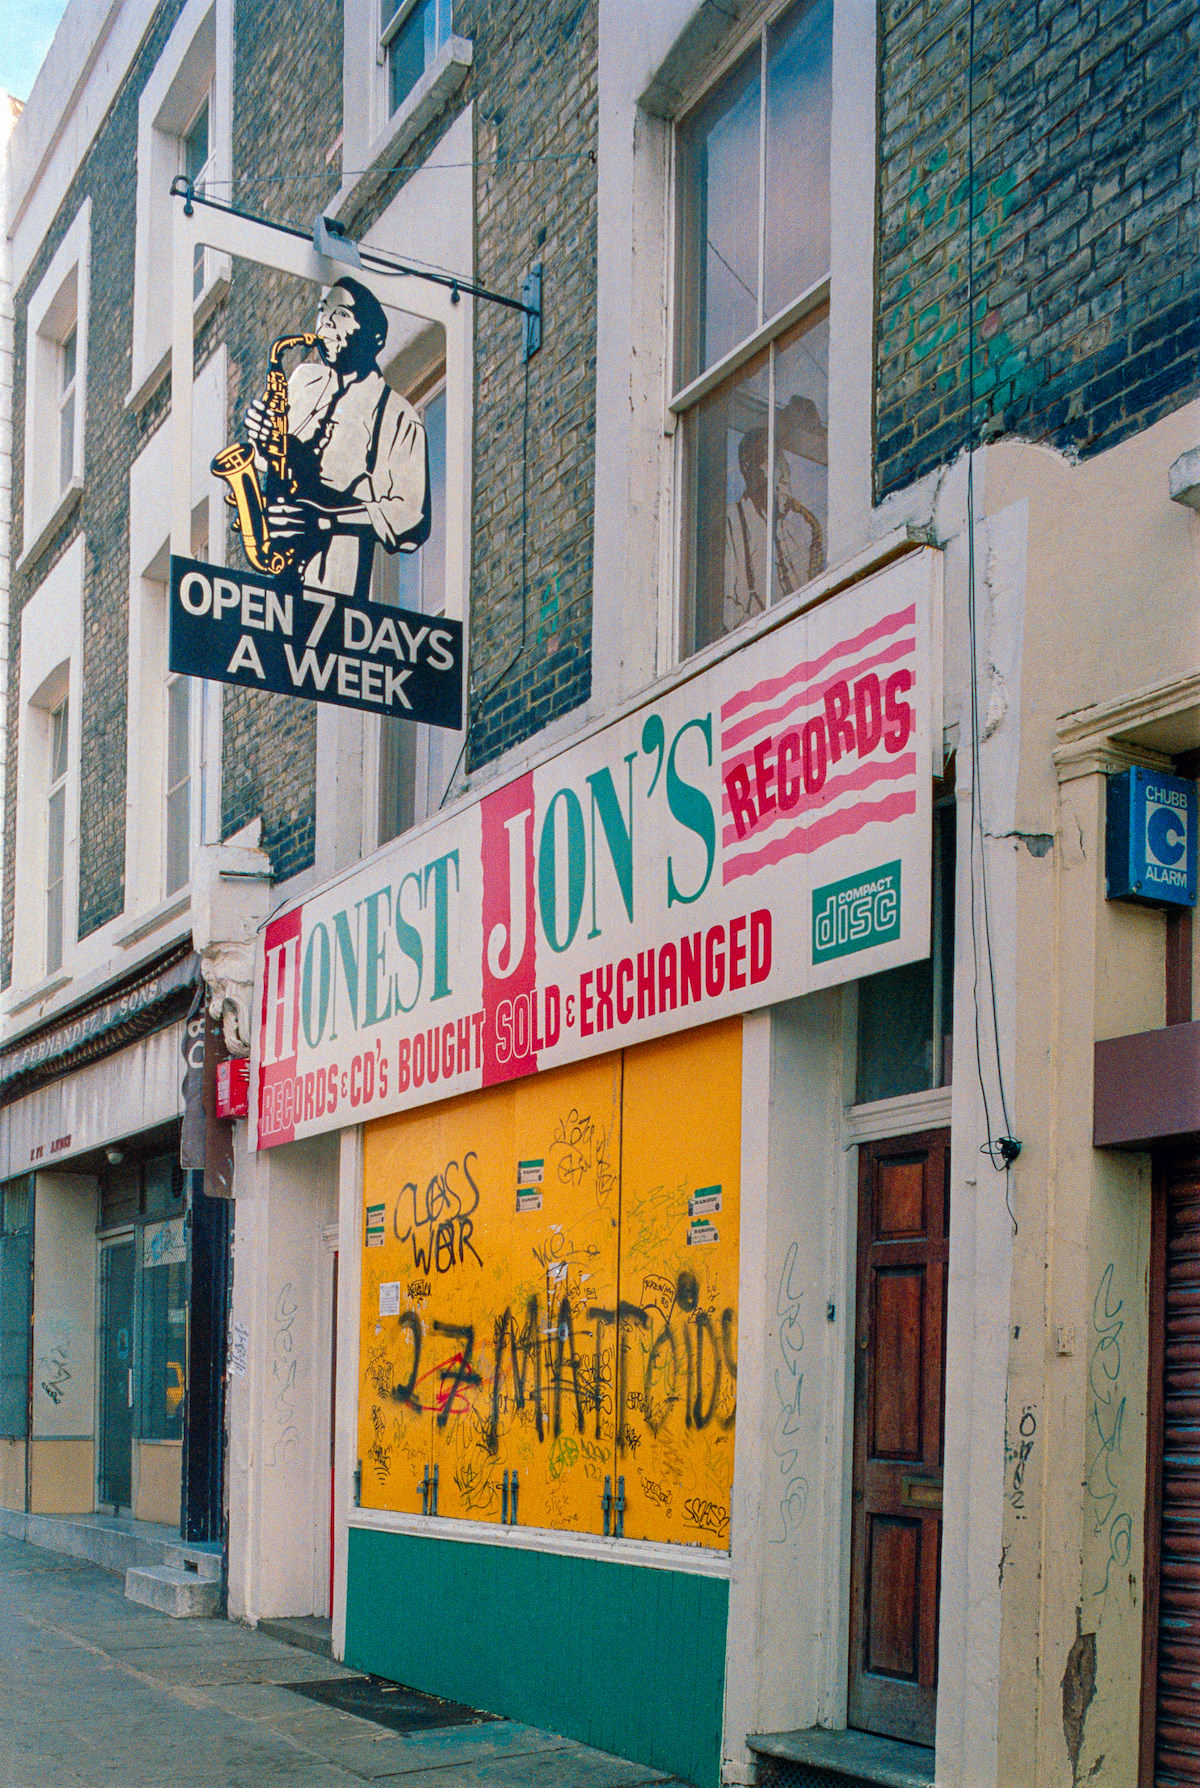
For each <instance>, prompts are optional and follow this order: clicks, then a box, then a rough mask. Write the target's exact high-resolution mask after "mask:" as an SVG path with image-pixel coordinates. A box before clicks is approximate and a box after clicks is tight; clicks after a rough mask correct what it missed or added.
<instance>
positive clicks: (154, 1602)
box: [125, 1564, 221, 1620]
mask: <svg viewBox="0 0 1200 1788" xmlns="http://www.w3.org/2000/svg"><path fill="white" fill-rule="evenodd" d="M125 1599H126V1601H128V1602H140V1603H141V1604H142V1606H143V1607H145V1608H156V1609H157V1610H158V1612H159V1613H160V1614H170V1615H171V1616H172V1617H173V1618H174V1619H176V1620H210V1619H212V1617H213V1616H214V1615H215V1614H216V1612H217V1609H218V1607H219V1605H220V1600H221V1585H220V1582H219V1581H212V1580H211V1579H210V1580H207V1581H206V1580H205V1579H203V1578H201V1577H199V1576H197V1574H196V1572H195V1571H191V1570H182V1571H181V1570H177V1569H176V1568H175V1567H174V1566H173V1565H165V1564H164V1565H145V1566H140V1567H139V1566H136V1565H135V1566H131V1567H130V1569H129V1570H128V1571H126V1573H125Z"/></svg>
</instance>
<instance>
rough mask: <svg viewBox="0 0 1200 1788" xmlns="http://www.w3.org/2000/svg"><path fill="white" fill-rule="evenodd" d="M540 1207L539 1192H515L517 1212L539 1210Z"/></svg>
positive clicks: (540, 1198)
mask: <svg viewBox="0 0 1200 1788" xmlns="http://www.w3.org/2000/svg"><path fill="white" fill-rule="evenodd" d="M541 1208H542V1195H541V1193H540V1192H520V1191H519V1192H518V1193H517V1210H518V1212H520V1211H540V1210H541Z"/></svg>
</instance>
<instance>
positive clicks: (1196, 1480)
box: [1154, 1171, 1200, 1788]
mask: <svg viewBox="0 0 1200 1788" xmlns="http://www.w3.org/2000/svg"><path fill="white" fill-rule="evenodd" d="M1166 1228H1167V1234H1166V1263H1165V1266H1166V1271H1165V1299H1164V1302H1165V1318H1164V1335H1163V1429H1162V1433H1163V1455H1162V1540H1161V1553H1160V1561H1159V1625H1158V1701H1157V1722H1156V1744H1155V1769H1154V1782H1155V1788H1176V1784H1188V1785H1191V1784H1200V1174H1197V1173H1196V1172H1195V1171H1191V1172H1189V1173H1188V1174H1187V1176H1186V1177H1179V1178H1176V1177H1174V1176H1172V1177H1170V1178H1169V1179H1168V1185H1167V1210H1166Z"/></svg>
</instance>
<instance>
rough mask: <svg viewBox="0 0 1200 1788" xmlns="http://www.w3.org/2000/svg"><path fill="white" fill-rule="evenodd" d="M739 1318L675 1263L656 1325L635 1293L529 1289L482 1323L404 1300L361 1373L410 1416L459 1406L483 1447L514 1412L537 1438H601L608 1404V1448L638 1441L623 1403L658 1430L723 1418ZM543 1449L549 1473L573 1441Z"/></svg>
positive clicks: (563, 1463) (729, 1405) (439, 1415)
mask: <svg viewBox="0 0 1200 1788" xmlns="http://www.w3.org/2000/svg"><path fill="white" fill-rule="evenodd" d="M654 1314H655V1315H657V1314H658V1313H657V1312H655V1313H654ZM736 1328H737V1323H736V1317H735V1314H734V1311H733V1310H732V1308H726V1309H724V1310H722V1311H721V1312H720V1313H719V1314H718V1313H716V1312H715V1311H713V1312H710V1311H709V1310H706V1309H704V1308H703V1307H702V1305H701V1303H700V1292H699V1285H698V1282H697V1280H696V1277H695V1275H694V1274H693V1273H690V1272H686V1271H683V1272H680V1273H679V1274H678V1276H677V1278H676V1281H675V1296H674V1300H673V1309H672V1311H671V1313H670V1314H669V1316H668V1317H667V1319H666V1320H665V1321H664V1320H661V1318H660V1320H659V1326H658V1327H657V1328H656V1327H655V1325H654V1317H653V1316H652V1313H651V1310H650V1309H648V1308H646V1307H645V1306H644V1305H642V1304H635V1303H630V1302H626V1301H625V1300H624V1299H620V1300H618V1301H617V1302H615V1303H614V1304H611V1305H600V1304H592V1303H587V1302H584V1301H582V1300H578V1299H575V1300H573V1299H572V1297H570V1296H562V1297H559V1298H558V1299H557V1300H556V1301H554V1302H544V1301H543V1300H542V1298H541V1297H540V1296H539V1294H538V1293H537V1292H533V1293H531V1294H529V1295H528V1296H527V1297H525V1298H524V1299H523V1300H515V1301H514V1303H510V1304H507V1305H506V1306H505V1308H504V1309H503V1310H501V1311H500V1312H499V1313H498V1314H497V1315H496V1316H495V1318H494V1320H493V1322H492V1325H491V1329H490V1332H489V1333H487V1334H486V1335H483V1334H481V1333H480V1330H479V1327H478V1325H477V1324H475V1323H473V1322H453V1321H444V1320H442V1319H441V1318H438V1317H434V1318H433V1319H432V1321H430V1322H428V1323H426V1322H425V1321H424V1320H423V1319H422V1316H421V1315H420V1314H419V1313H418V1312H417V1311H416V1310H412V1309H408V1310H402V1311H401V1312H400V1315H399V1317H398V1319H397V1332H396V1339H395V1341H394V1343H393V1344H392V1346H391V1347H390V1348H389V1349H387V1350H386V1357H385V1355H384V1351H383V1350H382V1349H376V1350H375V1352H374V1353H373V1354H372V1356H371V1359H370V1361H369V1363H368V1368H367V1375H368V1379H369V1382H370V1383H371V1385H372V1388H373V1389H374V1390H375V1391H376V1393H377V1394H378V1395H379V1396H380V1397H381V1398H386V1399H388V1400H389V1401H390V1402H391V1403H393V1404H394V1405H397V1406H399V1408H401V1409H402V1410H406V1411H408V1412H409V1413H410V1414H412V1415H414V1416H423V1415H428V1414H431V1413H432V1415H433V1417H434V1422H435V1425H436V1427H438V1428H439V1429H444V1428H446V1427H447V1426H448V1425H449V1424H450V1423H451V1422H452V1421H453V1420H455V1418H458V1417H471V1418H472V1419H473V1420H475V1421H477V1422H479V1423H480V1424H481V1427H482V1438H483V1441H484V1444H485V1448H486V1450H487V1451H488V1452H489V1453H492V1454H495V1453H496V1452H497V1450H498V1448H499V1445H500V1440H501V1436H502V1431H503V1430H504V1428H505V1427H506V1425H507V1424H508V1423H509V1422H511V1421H513V1420H521V1421H524V1422H525V1423H527V1424H529V1425H531V1426H532V1428H533V1431H534V1432H535V1433H536V1435H537V1438H538V1440H539V1441H549V1442H551V1443H558V1442H560V1441H563V1440H564V1439H566V1438H568V1437H570V1436H572V1435H573V1436H576V1437H584V1438H587V1437H588V1435H589V1430H590V1434H591V1437H592V1438H593V1439H595V1440H597V1441H598V1440H600V1439H601V1438H602V1436H603V1435H604V1433H605V1429H606V1427H607V1425H608V1417H609V1416H610V1415H612V1416H613V1419H614V1421H615V1434H614V1438H615V1442H616V1447H617V1450H618V1452H625V1451H627V1450H633V1449H634V1447H635V1446H636V1438H637V1437H636V1432H635V1431H634V1430H632V1429H630V1428H629V1426H628V1423H627V1411H628V1410H629V1409H631V1408H634V1409H636V1410H637V1412H638V1414H639V1416H640V1419H641V1421H642V1422H643V1423H644V1424H645V1427H646V1428H647V1430H648V1431H649V1432H650V1434H652V1435H655V1436H657V1435H658V1434H659V1433H661V1432H662V1431H663V1430H664V1429H665V1428H666V1427H667V1426H668V1424H670V1423H672V1421H678V1422H679V1423H680V1424H681V1425H682V1426H683V1428H684V1429H696V1430H700V1431H703V1430H705V1429H707V1428H709V1427H716V1428H717V1429H718V1430H720V1431H722V1432H725V1433H728V1432H729V1431H731V1430H732V1428H733V1426H734V1419H735V1414H736V1393H735V1387H736V1384H737V1353H736ZM439 1340H440V1341H441V1342H442V1345H441V1346H440V1347H439V1346H438V1345H437V1343H438V1341H439ZM588 1342H590V1348H589V1347H588V1346H587V1345H586V1343H588ZM635 1350H636V1352H635ZM431 1352H432V1353H433V1354H434V1356H435V1363H434V1364H433V1365H432V1366H431V1365H430V1364H429V1362H428V1355H429V1354H430V1353H431ZM639 1355H640V1358H638V1357H637V1356H639ZM639 1367H640V1370H639V1369H638V1368H639ZM635 1379H636V1382H635ZM551 1457H552V1461H553V1470H552V1475H554V1476H558V1475H561V1473H562V1471H563V1470H564V1469H566V1467H567V1466H568V1465H569V1464H570V1463H573V1462H574V1460H575V1459H576V1458H577V1457H579V1452H578V1447H576V1450H575V1452H574V1453H572V1452H571V1450H570V1448H564V1447H563V1446H555V1448H554V1450H553V1452H552V1455H551Z"/></svg>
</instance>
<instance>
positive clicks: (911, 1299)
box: [849, 1132, 949, 1745]
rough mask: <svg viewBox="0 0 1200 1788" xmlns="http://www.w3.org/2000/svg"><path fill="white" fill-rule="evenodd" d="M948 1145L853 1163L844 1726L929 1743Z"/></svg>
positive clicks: (866, 1154)
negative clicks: (854, 1298) (855, 1227)
mask: <svg viewBox="0 0 1200 1788" xmlns="http://www.w3.org/2000/svg"><path fill="white" fill-rule="evenodd" d="M948 1175H949V1138H948V1136H947V1135H946V1134H945V1133H944V1132H937V1133H928V1134H925V1135H921V1136H906V1137H901V1138H898V1139H896V1140H894V1141H891V1142H881V1143H874V1144H871V1145H869V1146H866V1147H863V1148H862V1149H861V1150H860V1153H859V1200H858V1206H859V1235H858V1309H857V1317H856V1332H855V1341H856V1345H855V1398H854V1515H853V1522H852V1537H851V1583H850V1697H849V1702H850V1706H849V1715H850V1724H851V1725H852V1726H858V1727H862V1728H863V1729H865V1730H866V1731H869V1732H878V1733H883V1734H887V1735H889V1736H891V1737H895V1738H903V1739H908V1740H910V1741H912V1742H914V1743H917V1744H929V1745H931V1744H932V1743H933V1732H934V1716H935V1711H936V1697H937V1622H938V1594H939V1570H940V1555H941V1528H942V1448H943V1405H944V1399H945V1287H946V1265H947V1260H948V1254H949V1199H948V1186H949V1178H948Z"/></svg>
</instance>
